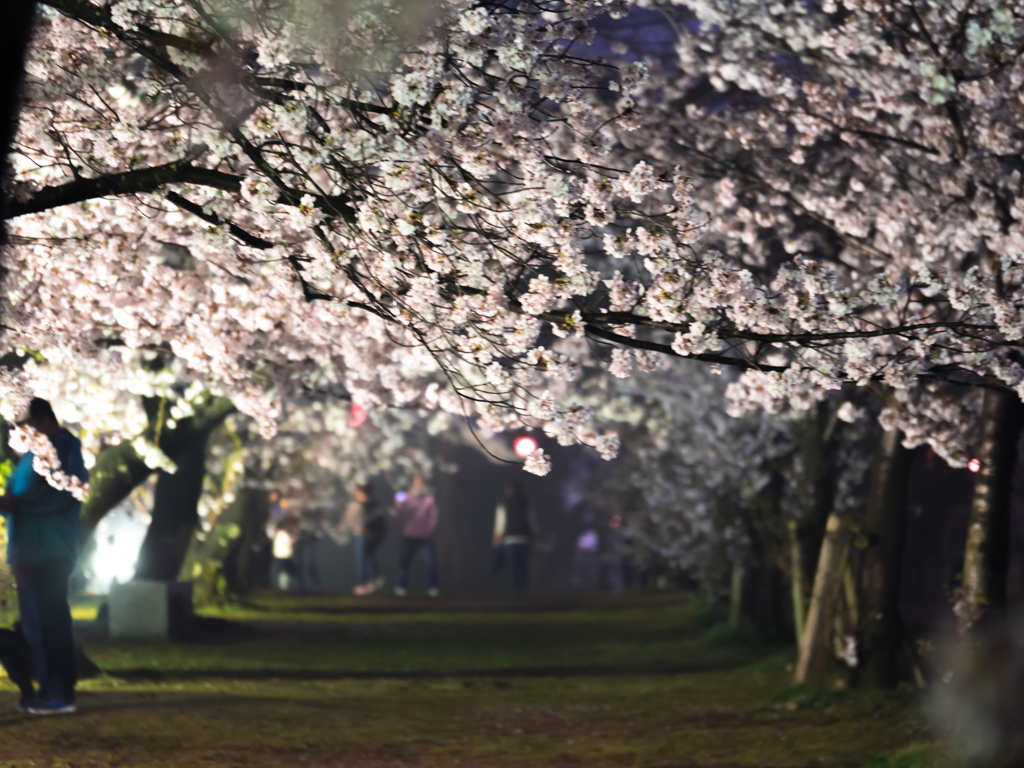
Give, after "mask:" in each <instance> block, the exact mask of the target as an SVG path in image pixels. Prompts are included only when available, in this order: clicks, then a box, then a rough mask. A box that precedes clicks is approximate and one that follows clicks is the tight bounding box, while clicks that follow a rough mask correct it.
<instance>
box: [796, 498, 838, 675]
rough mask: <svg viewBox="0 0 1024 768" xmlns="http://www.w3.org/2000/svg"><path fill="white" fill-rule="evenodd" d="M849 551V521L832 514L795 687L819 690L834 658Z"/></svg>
mask: <svg viewBox="0 0 1024 768" xmlns="http://www.w3.org/2000/svg"><path fill="white" fill-rule="evenodd" d="M849 548H850V524H849V521H848V520H847V519H846V518H844V517H843V516H842V515H839V514H838V513H835V512H833V513H832V514H831V515H829V518H828V523H827V524H826V526H825V538H824V539H823V541H822V543H821V554H820V556H819V558H818V572H817V574H816V576H815V579H814V591H813V592H812V593H811V604H810V606H809V608H808V610H807V624H806V626H805V627H804V634H803V637H802V638H801V642H800V656H799V658H798V659H797V665H796V678H795V679H796V683H797V684H798V685H807V686H809V687H810V688H813V689H820V688H821V687H823V686H824V684H825V678H826V676H827V675H828V670H829V665H830V663H831V661H832V659H833V658H834V657H835V651H834V650H833V648H832V634H833V628H834V625H835V619H836V611H837V609H838V607H839V598H840V595H841V592H842V588H843V573H844V571H845V570H846V561H847V556H848V554H849Z"/></svg>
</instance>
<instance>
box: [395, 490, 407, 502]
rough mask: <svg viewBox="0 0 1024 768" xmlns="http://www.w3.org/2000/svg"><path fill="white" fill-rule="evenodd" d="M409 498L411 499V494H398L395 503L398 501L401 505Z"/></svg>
mask: <svg viewBox="0 0 1024 768" xmlns="http://www.w3.org/2000/svg"><path fill="white" fill-rule="evenodd" d="M407 498H409V494H407V493H406V492H405V491H399V492H398V493H396V494H395V501H397V502H398V503H399V504H401V503H402V502H403V501H405V500H406V499H407Z"/></svg>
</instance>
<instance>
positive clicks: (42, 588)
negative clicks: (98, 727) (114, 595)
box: [13, 559, 78, 703]
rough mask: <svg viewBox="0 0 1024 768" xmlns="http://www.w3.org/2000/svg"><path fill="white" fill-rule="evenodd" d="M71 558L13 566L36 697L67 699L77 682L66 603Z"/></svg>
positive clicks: (70, 696) (71, 700)
mask: <svg viewBox="0 0 1024 768" xmlns="http://www.w3.org/2000/svg"><path fill="white" fill-rule="evenodd" d="M73 568H74V563H72V561H71V560H66V559H59V560H47V561H46V562H43V563H38V564H36V565H16V566H14V569H13V570H14V578H15V581H16V582H17V584H18V610H19V611H20V612H21V631H22V632H23V633H24V634H25V639H26V640H27V641H28V644H29V646H30V647H31V648H32V664H33V666H34V667H35V677H36V680H37V681H38V682H39V698H41V699H43V700H44V701H60V702H64V703H70V702H73V701H74V700H75V683H77V682H78V664H77V661H76V651H75V638H74V635H73V633H72V629H71V607H70V606H69V605H68V578H69V577H70V576H71V571H72V570H73Z"/></svg>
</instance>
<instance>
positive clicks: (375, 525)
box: [356, 483, 388, 595]
mask: <svg viewBox="0 0 1024 768" xmlns="http://www.w3.org/2000/svg"><path fill="white" fill-rule="evenodd" d="M356 500H357V501H359V503H360V505H361V507H360V515H361V522H362V529H363V530H362V537H361V538H360V540H359V541H358V544H359V547H360V551H359V552H358V554H357V557H356V562H357V564H358V566H357V567H358V568H359V572H358V574H357V578H358V584H357V585H356V594H357V595H370V594H373V593H374V592H376V591H377V590H378V589H380V588H381V587H383V586H384V577H383V576H382V575H381V573H380V566H379V565H378V563H377V550H379V549H380V545H381V544H382V543H383V542H384V537H385V536H387V532H388V519H387V511H386V510H385V509H384V508H383V507H381V506H380V505H379V504H377V503H376V502H375V501H374V499H373V488H372V487H371V486H370V485H369V483H364V484H363V485H360V486H359V487H358V488H357V489H356Z"/></svg>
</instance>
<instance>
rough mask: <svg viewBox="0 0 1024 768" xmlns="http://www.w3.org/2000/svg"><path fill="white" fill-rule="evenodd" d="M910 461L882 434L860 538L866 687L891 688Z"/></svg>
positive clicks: (895, 435)
mask: <svg viewBox="0 0 1024 768" xmlns="http://www.w3.org/2000/svg"><path fill="white" fill-rule="evenodd" d="M910 457H911V452H910V451H909V450H907V449H906V448H904V447H903V435H902V434H901V433H900V432H899V431H898V430H894V431H892V432H886V431H883V432H882V434H881V436H880V438H879V442H878V448H877V450H876V453H875V462H874V467H873V469H872V475H871V492H870V495H869V497H868V508H867V514H866V515H865V519H864V530H863V531H862V534H863V535H862V537H860V538H861V542H863V544H864V545H865V546H864V553H863V556H862V560H861V563H862V565H861V571H860V588H861V594H860V603H861V610H860V611H859V613H860V615H861V620H860V622H859V626H858V633H857V634H858V637H857V645H858V653H857V656H858V667H859V671H858V675H857V682H858V683H859V684H861V685H866V686H871V687H881V688H888V687H892V686H894V685H896V682H897V680H896V676H897V662H898V660H899V654H900V651H901V648H902V647H903V646H902V639H903V638H902V622H901V621H900V617H899V597H900V574H901V572H902V568H903V545H904V539H905V533H906V521H907V517H906V509H907V489H908V484H909V481H910Z"/></svg>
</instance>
